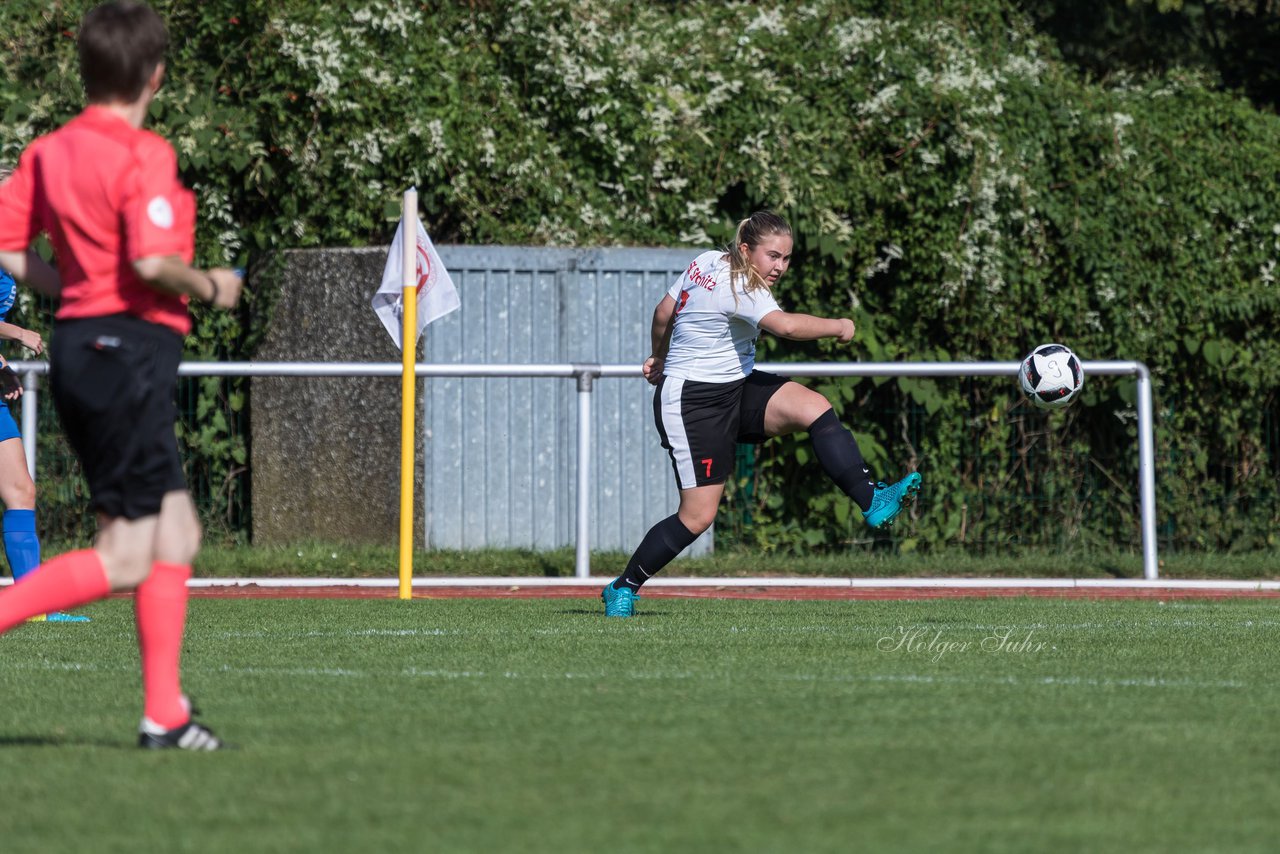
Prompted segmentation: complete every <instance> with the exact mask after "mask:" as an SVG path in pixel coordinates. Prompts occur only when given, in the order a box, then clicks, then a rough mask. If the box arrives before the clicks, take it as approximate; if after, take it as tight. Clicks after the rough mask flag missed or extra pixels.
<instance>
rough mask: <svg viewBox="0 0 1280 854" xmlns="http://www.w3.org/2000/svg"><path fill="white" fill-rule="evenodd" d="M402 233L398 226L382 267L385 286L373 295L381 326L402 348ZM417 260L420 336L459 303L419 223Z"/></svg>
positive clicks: (438, 257)
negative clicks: (432, 322) (427, 327)
mask: <svg viewBox="0 0 1280 854" xmlns="http://www.w3.org/2000/svg"><path fill="white" fill-rule="evenodd" d="M415 219H416V218H415ZM403 232H404V228H403V224H402V223H400V224H397V225H396V236H395V240H393V241H392V242H391V251H390V252H389V253H388V254H387V265H386V266H385V267H383V268H382V284H381V285H379V286H378V292H377V293H376V294H374V295H373V300H372V302H371V304H372V305H373V310H374V312H375V313H376V314H377V315H378V317H379V318H380V319H381V320H382V325H383V326H385V327H387V332H389V333H390V334H391V338H392V340H394V341H395V342H396V346H397V347H400V348H401V349H403V345H402V344H401V341H400V334H401V326H402V325H403V324H402V322H401V318H402V316H403V314H404V300H403V294H404V285H403V284H402V282H401V276H402V271H403V269H404V262H403V261H402V260H401V259H402V258H403V257H404V238H403V237H402V236H401V235H402V233H403ZM417 258H418V264H417V274H418V284H417V291H418V335H419V336H421V335H422V330H423V329H425V328H426V326H427V324H428V323H430V322H431V321H433V320H438V319H440V318H441V317H444V316H445V315H446V314H448V313H449V312H451V311H453V310H454V309H456V308H457V307H458V306H459V305H460V303H459V301H458V291H457V289H456V288H454V286H453V279H451V278H450V277H449V271H448V270H446V269H445V268H444V263H443V262H441V260H440V256H439V255H437V254H436V248H435V247H434V246H432V245H431V238H430V237H428V236H427V230H426V229H425V228H423V227H422V222H421V221H420V220H419V221H418V252H417Z"/></svg>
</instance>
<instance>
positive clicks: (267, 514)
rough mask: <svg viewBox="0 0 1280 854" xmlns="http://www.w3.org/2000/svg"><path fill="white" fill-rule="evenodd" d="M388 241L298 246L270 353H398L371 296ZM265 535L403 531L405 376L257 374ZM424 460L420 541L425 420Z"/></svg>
mask: <svg viewBox="0 0 1280 854" xmlns="http://www.w3.org/2000/svg"><path fill="white" fill-rule="evenodd" d="M386 259H387V250H386V249H385V248H382V249H378V248H371V249H326V250H314V251H312V250H300V251H294V252H289V253H287V256H286V264H285V270H284V273H283V290H282V293H281V295H280V300H279V302H278V303H277V305H276V309H275V313H274V314H273V316H272V321H271V325H270V327H269V329H268V332H267V336H266V339H265V340H264V342H263V344H262V346H261V347H260V348H259V349H258V352H257V354H255V359H256V360H258V361H264V362H398V361H400V351H399V349H397V347H396V345H395V343H394V342H393V341H392V340H391V336H389V335H388V334H387V331H386V330H385V329H384V328H383V326H382V323H381V322H380V321H379V320H378V318H377V316H376V315H375V314H374V313H373V310H372V309H371V308H370V307H369V300H370V299H372V297H373V294H374V291H376V290H377V289H378V282H379V281H380V280H381V278H382V267H383V264H384V263H385V262H386ZM250 395H251V397H250V406H251V409H250V413H251V414H250V418H251V425H250V427H251V434H250V435H251V442H252V446H251V458H252V467H251V471H252V501H253V539H254V542H255V543H259V544H279V543H291V542H298V541H301V540H308V539H319V540H336V541H340V542H366V543H383V544H386V543H396V542H398V541H399V516H398V514H399V507H400V473H399V464H400V379H399V378H398V377H396V378H379V379H374V378H368V379H357V378H330V379H302V378H293V377H255V378H254V379H253V380H252V382H251V383H250ZM417 429H418V441H417V442H416V443H415V444H416V447H417V452H416V453H417V460H416V462H415V464H414V467H413V470H414V493H415V500H414V508H415V522H414V532H415V539H418V542H417V543H416V545H417V546H418V547H421V546H422V542H421V540H420V537H421V532H422V530H423V516H422V506H423V503H422V494H423V492H422V491H423V486H422V462H423V444H424V443H423V433H424V431H423V425H422V423H421V420H419V421H418V424H417Z"/></svg>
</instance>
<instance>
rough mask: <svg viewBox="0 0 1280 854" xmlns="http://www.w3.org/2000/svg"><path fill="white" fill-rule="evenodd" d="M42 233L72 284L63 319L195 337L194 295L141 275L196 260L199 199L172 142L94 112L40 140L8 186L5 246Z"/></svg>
mask: <svg viewBox="0 0 1280 854" xmlns="http://www.w3.org/2000/svg"><path fill="white" fill-rule="evenodd" d="M42 231H43V232H45V233H46V234H48V235H49V239H50V241H51V242H52V243H53V248H54V251H55V252H56V254H57V259H56V260H57V266H58V272H59V274H60V275H61V277H62V303H61V305H60V306H59V308H58V313H57V317H58V319H59V320H65V319H70V318H77V317H101V316H103V315H107V314H122V313H127V314H132V315H136V316H138V317H141V318H142V319H144V320H148V321H150V322H152V323H157V324H161V325H163V326H167V327H169V328H170V329H173V330H175V331H176V332H179V333H180V334H183V335H185V334H186V333H187V332H189V331H190V329H191V319H190V317H188V315H187V298H186V297H185V296H182V297H178V296H174V295H172V294H166V293H163V292H161V291H158V290H156V289H155V288H152V287H150V286H149V285H147V284H146V283H145V282H143V281H142V279H140V278H138V276H137V274H136V273H135V272H134V271H133V263H132V262H134V261H136V260H138V259H140V258H147V257H150V256H155V255H178V256H180V257H181V258H182V259H183V260H184V261H186V262H187V263H188V264H190V263H191V261H192V259H193V257H194V255H195V196H194V195H192V193H191V192H190V191H189V190H187V189H186V188H184V187H183V186H182V183H181V182H180V181H179V180H178V160H177V156H176V155H175V154H174V152H173V147H172V146H170V145H169V143H168V142H166V141H165V140H164V139H163V138H162V137H160V136H157V135H156V134H154V133H151V132H150V131H145V130H139V129H137V128H134V127H133V126H132V125H130V124H129V123H128V122H127V121H125V120H124V119H123V118H122V117H120V116H118V115H116V114H115V113H113V112H111V111H110V110H108V109H106V108H104V107H97V106H89V107H87V108H86V109H85V110H84V112H82V113H81V114H80V115H78V116H76V117H75V118H74V119H72V120H71V121H69V122H67V123H66V124H65V125H63V126H62V127H61V128H59V129H58V130H56V131H54V132H53V133H51V134H48V135H46V136H42V137H40V138H39V139H37V140H35V141H34V142H32V143H31V145H29V146H27V149H26V151H24V152H23V153H22V158H21V160H20V161H19V162H18V168H17V169H16V170H15V171H14V173H13V175H12V176H11V177H10V178H9V180H8V181H6V182H5V183H4V184H3V185H2V186H0V249H3V250H6V251H23V250H25V249H27V247H29V246H30V245H31V241H32V240H34V239H35V237H36V235H37V234H39V233H40V232H42Z"/></svg>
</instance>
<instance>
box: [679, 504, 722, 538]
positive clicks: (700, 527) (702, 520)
mask: <svg viewBox="0 0 1280 854" xmlns="http://www.w3.org/2000/svg"><path fill="white" fill-rule="evenodd" d="M679 516H680V523H681V524H682V525H684V526H685V527H686V528H688V529H689V533H691V534H694V535H695V536H700V535H701V534H702V533H703V532H704V531H706V530H707V529H708V528H710V527H711V525H712V523H713V522H715V520H716V514H715V511H714V510H713V511H711V512H710V513H708V512H706V511H688V510H681V511H680V514H679Z"/></svg>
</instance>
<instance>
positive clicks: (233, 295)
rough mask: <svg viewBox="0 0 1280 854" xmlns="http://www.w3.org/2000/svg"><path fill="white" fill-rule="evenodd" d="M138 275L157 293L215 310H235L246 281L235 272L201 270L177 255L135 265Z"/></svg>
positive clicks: (222, 268) (158, 257) (217, 268)
mask: <svg viewBox="0 0 1280 854" xmlns="http://www.w3.org/2000/svg"><path fill="white" fill-rule="evenodd" d="M133 269H134V272H136V273H137V274H138V277H139V278H140V279H142V281H144V282H146V283H147V284H148V285H150V286H151V287H153V288H155V289H156V290H160V291H165V292H166V293H171V294H177V295H179V296H181V295H184V294H185V295H186V296H189V297H194V298H195V299H198V300H200V301H201V302H203V303H207V304H208V305H211V306H214V307H215V308H235V306H236V303H238V302H239V301H240V289H241V288H242V287H243V286H244V280H243V279H242V278H240V274H239V273H237V272H236V271H235V270H232V269H230V268H227V267H213V268H211V269H209V270H200V269H197V268H195V267H192V266H191V265H189V264H187V263H186V262H185V261H183V260H182V259H181V258H179V257H177V256H176V255H153V256H151V257H148V258H139V259H138V260H137V261H134V262H133Z"/></svg>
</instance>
